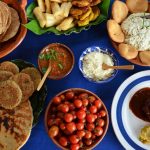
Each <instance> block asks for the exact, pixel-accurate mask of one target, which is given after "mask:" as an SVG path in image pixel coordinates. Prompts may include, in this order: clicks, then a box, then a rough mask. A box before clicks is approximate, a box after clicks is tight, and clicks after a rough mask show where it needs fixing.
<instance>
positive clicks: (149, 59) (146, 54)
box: [139, 51, 150, 65]
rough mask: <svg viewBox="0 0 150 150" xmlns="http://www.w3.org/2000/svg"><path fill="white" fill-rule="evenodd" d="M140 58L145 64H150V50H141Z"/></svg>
mask: <svg viewBox="0 0 150 150" xmlns="http://www.w3.org/2000/svg"><path fill="white" fill-rule="evenodd" d="M139 58H140V60H141V62H142V63H143V64H145V65H150V51H143V52H140V53H139Z"/></svg>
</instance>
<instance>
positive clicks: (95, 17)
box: [91, 6, 100, 21]
mask: <svg viewBox="0 0 150 150" xmlns="http://www.w3.org/2000/svg"><path fill="white" fill-rule="evenodd" d="M92 11H93V14H94V16H93V19H92V20H91V21H94V20H96V19H97V17H98V16H99V15H100V9H99V8H98V7H97V6H94V7H92Z"/></svg>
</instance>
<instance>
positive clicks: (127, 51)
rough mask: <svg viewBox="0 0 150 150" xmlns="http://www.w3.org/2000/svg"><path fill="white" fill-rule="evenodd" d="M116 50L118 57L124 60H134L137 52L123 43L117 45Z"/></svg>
mask: <svg viewBox="0 0 150 150" xmlns="http://www.w3.org/2000/svg"><path fill="white" fill-rule="evenodd" d="M118 50H119V53H120V55H121V56H122V57H124V58H126V59H134V58H136V57H137V55H138V50H137V49H135V48H134V47H133V46H131V45H128V44H124V43H121V44H119V46H118Z"/></svg>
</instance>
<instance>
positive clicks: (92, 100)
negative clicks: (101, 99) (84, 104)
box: [88, 96, 96, 103]
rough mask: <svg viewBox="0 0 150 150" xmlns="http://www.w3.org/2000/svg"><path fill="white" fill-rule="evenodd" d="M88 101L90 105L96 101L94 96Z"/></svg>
mask: <svg viewBox="0 0 150 150" xmlns="http://www.w3.org/2000/svg"><path fill="white" fill-rule="evenodd" d="M88 99H89V101H90V103H93V102H94V101H95V100H96V98H95V97H94V96H89V98H88Z"/></svg>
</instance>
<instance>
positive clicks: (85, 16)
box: [79, 7, 92, 20]
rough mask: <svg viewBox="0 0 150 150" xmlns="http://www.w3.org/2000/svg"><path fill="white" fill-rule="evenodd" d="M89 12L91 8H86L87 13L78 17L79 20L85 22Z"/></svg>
mask: <svg viewBox="0 0 150 150" xmlns="http://www.w3.org/2000/svg"><path fill="white" fill-rule="evenodd" d="M91 12H92V9H91V7H89V8H88V11H87V12H86V13H84V14H83V15H81V16H80V17H79V19H80V20H85V19H86V18H87V17H89V16H90V14H91Z"/></svg>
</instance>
